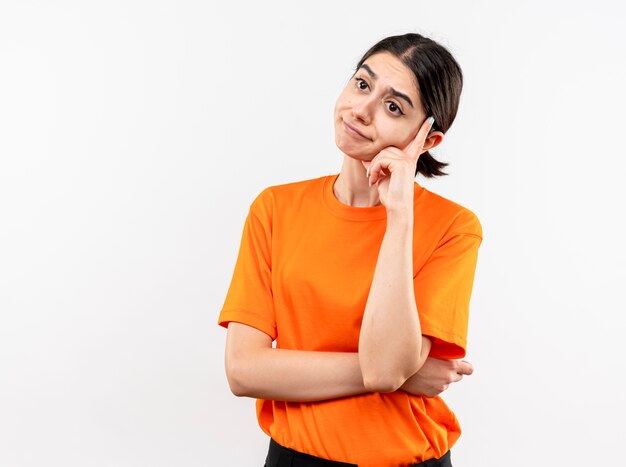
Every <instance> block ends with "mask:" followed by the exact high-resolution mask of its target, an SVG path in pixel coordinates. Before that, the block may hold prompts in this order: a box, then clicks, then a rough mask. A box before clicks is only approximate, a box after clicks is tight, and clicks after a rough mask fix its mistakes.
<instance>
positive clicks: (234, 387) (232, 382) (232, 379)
mask: <svg viewBox="0 0 626 467" xmlns="http://www.w3.org/2000/svg"><path fill="white" fill-rule="evenodd" d="M226 379H227V380H228V387H229V388H230V392H232V393H233V395H235V396H237V397H245V396H246V391H245V389H244V385H243V384H242V378H241V374H240V371H239V370H238V369H235V368H233V367H232V366H227V367H226Z"/></svg>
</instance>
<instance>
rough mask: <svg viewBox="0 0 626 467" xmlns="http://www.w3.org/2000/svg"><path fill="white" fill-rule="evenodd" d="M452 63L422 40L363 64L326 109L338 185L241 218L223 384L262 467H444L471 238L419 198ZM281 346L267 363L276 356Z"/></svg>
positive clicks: (446, 102)
mask: <svg viewBox="0 0 626 467" xmlns="http://www.w3.org/2000/svg"><path fill="white" fill-rule="evenodd" d="M462 82H463V77H462V73H461V69H460V67H459V65H458V64H457V62H456V61H455V60H454V58H453V57H452V55H451V54H450V53H449V52H448V51H447V50H446V49H445V48H444V47H442V46H441V45H439V44H437V43H436V42H434V41H432V40H430V39H428V38H425V37H423V36H421V35H419V34H405V35H401V36H392V37H388V38H385V39H383V40H382V41H380V42H379V43H377V44H376V45H374V46H373V47H372V48H371V49H370V50H368V51H367V52H366V54H365V55H364V56H363V58H362V59H361V60H360V61H359V63H358V65H357V67H356V71H355V73H354V75H353V76H352V78H351V79H350V81H349V82H348V84H347V85H346V87H345V89H344V90H343V92H342V93H341V95H340V96H339V98H338V99H337V103H336V106H335V112H334V122H335V142H336V144H337V147H338V148H339V149H340V150H341V152H342V153H343V154H344V160H343V165H342V167H341V172H340V173H338V174H335V175H329V176H323V177H319V178H313V179H310V180H304V181H298V182H293V183H288V184H284V185H277V186H271V187H268V188H266V189H264V190H263V191H262V192H261V193H260V194H259V195H258V196H257V197H256V198H255V199H254V201H253V202H252V204H251V205H250V211H249V214H248V217H247V219H246V222H245V226H244V230H243V236H242V240H241V245H240V250H239V255H238V258H237V263H236V265H235V269H234V273H233V277H232V282H231V284H230V287H229V290H228V293H227V296H226V299H225V303H224V306H223V308H222V310H221V313H220V315H219V319H218V323H219V324H220V325H221V326H224V327H227V328H228V335H227V342H226V356H225V357H226V358H225V365H226V373H227V378H228V382H229V385H230V387H231V390H232V391H233V393H234V394H235V395H237V396H245V397H254V398H256V399H257V401H256V409H257V418H258V421H259V425H260V426H261V428H262V429H263V431H264V432H265V433H267V434H268V436H270V437H271V439H270V448H269V452H268V455H267V459H266V463H265V466H266V467H277V466H279V467H282V466H290V467H296V466H319V465H328V466H354V465H358V466H360V467H398V466H411V465H412V466H451V465H452V464H451V460H450V457H451V455H450V448H451V447H452V446H453V445H454V444H455V442H456V441H457V439H458V438H459V436H460V433H461V430H460V426H459V422H458V421H457V419H456V417H455V416H454V413H453V412H452V411H451V410H450V409H449V408H448V406H447V405H446V404H445V403H444V401H443V399H441V398H440V397H439V396H438V394H439V393H441V392H442V391H443V390H445V388H447V385H448V384H450V383H451V382H453V381H458V380H460V379H461V378H462V376H463V375H464V374H471V372H472V367H471V365H470V364H469V363H468V362H465V361H461V360H458V359H459V358H462V357H464V356H465V350H466V335H467V325H468V315H469V303H470V295H471V291H472V285H473V280H474V272H475V268H476V262H477V256H478V248H479V245H480V243H481V240H482V229H481V225H480V222H479V220H478V218H477V217H476V215H475V214H474V213H473V212H472V211H470V210H469V209H467V208H465V207H463V206H461V205H459V204H457V203H455V202H453V201H451V200H448V199H446V198H443V197H442V196H439V195H437V194H435V193H433V192H430V191H428V190H427V189H425V188H423V187H422V186H420V185H419V184H418V183H417V182H415V177H416V176H417V174H418V173H421V174H422V175H424V176H426V177H433V176H439V175H446V174H445V173H444V172H443V171H442V169H443V168H444V167H445V166H446V165H447V164H446V163H442V162H439V161H437V160H435V159H434V158H433V157H432V156H431V155H430V154H429V152H428V151H429V150H430V149H432V148H434V147H435V146H437V145H439V144H440V143H441V141H442V140H443V137H444V133H445V132H446V131H447V130H448V128H450V126H451V125H452V122H453V121H454V118H455V116H456V112H457V109H458V105H459V99H460V94H461V89H462ZM273 340H276V348H272V341H273Z"/></svg>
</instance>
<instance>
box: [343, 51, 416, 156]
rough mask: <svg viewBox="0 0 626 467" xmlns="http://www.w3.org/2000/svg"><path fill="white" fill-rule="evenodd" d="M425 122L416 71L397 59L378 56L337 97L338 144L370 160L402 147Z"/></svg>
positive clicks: (348, 153)
mask: <svg viewBox="0 0 626 467" xmlns="http://www.w3.org/2000/svg"><path fill="white" fill-rule="evenodd" d="M425 118H426V115H425V113H424V110H423V108H422V105H421V101H420V96H419V92H418V90H417V84H416V81H415V77H414V75H413V72H412V71H411V70H409V68H407V67H406V65H404V64H403V63H402V61H400V59H398V58H397V57H395V56H394V55H392V54H390V53H387V52H381V53H377V54H374V55H372V56H370V57H369V58H368V59H367V60H366V61H365V62H364V63H363V65H362V67H361V68H359V69H358V70H357V71H356V73H355V74H354V76H353V77H352V78H351V79H350V81H349V82H348V84H347V85H346V87H345V88H344V90H343V91H342V92H341V94H340V95H339V98H338V99H337V102H336V104H335V143H336V144H337V147H338V148H339V149H340V150H341V151H342V152H343V153H344V154H346V155H348V156H350V157H353V158H355V159H359V160H365V161H368V160H371V159H372V158H373V157H374V156H376V154H378V153H379V152H380V151H381V150H382V149H384V148H385V147H387V146H396V147H398V148H400V149H403V148H404V147H405V146H406V145H407V144H408V143H409V142H410V141H411V140H412V139H413V138H414V137H415V136H416V135H417V132H418V130H419V128H420V127H421V125H422V123H423V121H424V119H425ZM350 127H352V128H353V129H354V130H357V132H359V133H361V134H362V135H363V136H360V135H359V134H358V133H355V132H354V131H353V130H351V129H350Z"/></svg>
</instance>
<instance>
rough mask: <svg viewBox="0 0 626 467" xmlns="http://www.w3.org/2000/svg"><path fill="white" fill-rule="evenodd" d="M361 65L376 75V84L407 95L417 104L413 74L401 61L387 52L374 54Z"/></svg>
mask: <svg viewBox="0 0 626 467" xmlns="http://www.w3.org/2000/svg"><path fill="white" fill-rule="evenodd" d="M363 64H364V65H365V64H366V65H368V67H369V68H370V69H371V70H372V71H373V72H374V73H375V74H376V83H377V84H382V85H383V86H391V87H392V88H394V89H396V90H397V91H400V92H403V93H405V94H408V95H409V96H410V97H411V98H412V99H414V102H419V99H418V97H419V96H418V95H419V91H418V86H417V81H416V79H415V75H414V74H413V72H412V71H411V70H410V69H409V68H408V67H407V66H406V65H405V64H404V63H402V61H401V60H400V59H399V58H398V57H396V56H395V55H392V54H390V53H387V52H380V53H376V54H374V55H372V56H370V57H368V58H367V60H365V62H363Z"/></svg>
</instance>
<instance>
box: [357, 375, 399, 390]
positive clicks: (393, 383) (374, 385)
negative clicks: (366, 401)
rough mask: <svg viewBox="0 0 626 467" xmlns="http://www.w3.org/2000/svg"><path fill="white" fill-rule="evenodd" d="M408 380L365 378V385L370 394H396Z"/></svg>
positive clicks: (386, 377)
mask: <svg viewBox="0 0 626 467" xmlns="http://www.w3.org/2000/svg"><path fill="white" fill-rule="evenodd" d="M405 381H406V379H402V378H390V377H388V376H385V377H371V376H369V377H365V376H363V385H364V386H365V389H366V390H367V391H370V392H394V391H397V390H398V389H400V387H401V386H402V385H403V384H404V382H405Z"/></svg>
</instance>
